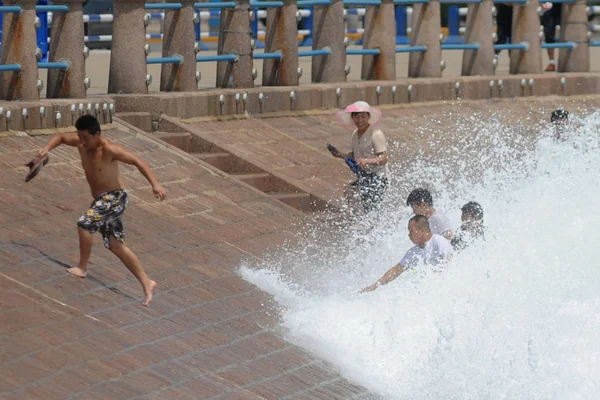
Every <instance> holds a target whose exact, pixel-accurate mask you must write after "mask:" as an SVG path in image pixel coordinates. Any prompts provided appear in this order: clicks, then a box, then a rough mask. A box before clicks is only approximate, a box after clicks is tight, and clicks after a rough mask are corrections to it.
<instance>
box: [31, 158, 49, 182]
mask: <svg viewBox="0 0 600 400" xmlns="http://www.w3.org/2000/svg"><path fill="white" fill-rule="evenodd" d="M48 161H50V157H48V155H47V154H46V155H45V156H37V157H36V158H34V159H33V160H31V161H29V162H28V163H27V164H25V166H26V167H29V173H28V174H27V176H26V177H25V182H29V181H30V180H32V179H33V178H35V177H36V176H37V174H39V172H40V171H41V170H42V167H43V166H44V165H46V164H48Z"/></svg>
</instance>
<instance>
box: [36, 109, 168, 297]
mask: <svg viewBox="0 0 600 400" xmlns="http://www.w3.org/2000/svg"><path fill="white" fill-rule="evenodd" d="M75 128H76V129H77V133H76V134H75V133H65V134H62V135H57V136H54V137H53V138H52V139H51V140H50V141H49V142H48V144H47V145H46V146H45V147H44V148H43V149H42V150H40V151H39V152H38V156H44V155H46V154H48V153H49V152H50V151H51V150H52V149H54V148H55V147H58V146H60V145H61V144H66V145H67V146H73V147H77V150H79V155H80V156H81V164H82V166H83V170H84V172H85V178H86V180H87V181H88V184H89V185H90V189H91V192H92V197H93V198H94V201H93V202H92V204H91V206H90V208H89V210H87V212H86V213H85V214H83V215H82V216H81V217H79V220H78V221H77V232H78V234H79V253H80V258H79V264H77V266H76V267H74V268H69V269H68V272H69V273H70V274H72V275H74V276H78V277H80V278H85V277H86V275H87V265H88V262H89V260H90V255H91V253H92V244H93V239H92V234H93V233H95V232H97V231H100V233H101V234H102V238H103V241H104V247H106V248H107V249H109V250H110V251H112V252H113V253H114V254H115V255H116V256H117V257H119V259H120V260H121V261H122V262H123V264H125V266H126V267H127V269H129V271H131V273H132V274H133V275H134V276H135V277H136V278H137V279H138V280H139V281H140V283H141V284H142V288H143V289H144V294H145V296H146V299H145V300H144V302H143V303H142V304H143V305H144V306H148V304H149V303H150V302H151V301H152V294H153V292H154V290H155V289H156V286H157V284H156V282H154V281H152V280H150V278H148V275H146V272H145V271H144V269H143V268H142V265H141V264H140V261H139V260H138V258H137V256H136V255H135V253H133V251H131V249H129V248H128V247H126V246H125V231H124V229H123V220H122V215H123V212H124V211H125V209H126V208H127V205H128V204H129V200H128V196H127V192H126V191H125V189H124V185H123V182H122V181H121V179H120V177H119V164H118V161H121V162H123V163H125V164H130V165H135V166H136V167H137V169H138V170H139V171H140V172H141V173H142V175H144V177H146V179H148V182H150V184H151V185H152V191H153V192H154V196H155V197H156V198H158V199H160V200H161V201H162V200H164V199H165V198H166V197H167V191H166V190H165V189H164V188H163V187H162V186H160V184H159V183H158V181H157V180H156V178H155V177H154V175H153V174H152V172H151V171H150V166H149V165H148V164H147V163H146V162H145V161H143V160H141V159H139V158H138V157H136V156H135V155H133V154H132V153H130V152H129V151H127V150H125V149H124V148H123V147H121V146H119V145H116V144H114V143H112V142H111V141H110V140H108V139H105V138H103V137H102V135H101V132H100V124H99V123H98V120H97V119H96V118H95V117H93V116H91V115H84V116H82V117H80V118H79V119H78V120H77V122H76V123H75Z"/></svg>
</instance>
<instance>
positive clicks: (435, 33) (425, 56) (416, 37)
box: [408, 0, 442, 78]
mask: <svg viewBox="0 0 600 400" xmlns="http://www.w3.org/2000/svg"><path fill="white" fill-rule="evenodd" d="M440 18H441V17H440V1H439V0H430V1H429V3H428V4H422V3H421V4H414V5H413V13H412V17H411V27H412V35H411V39H410V44H411V46H427V51H426V52H413V53H410V56H409V59H408V77H409V78H439V77H441V76H442V66H441V62H442V46H441V44H440V34H441V31H442V26H441V19H440Z"/></svg>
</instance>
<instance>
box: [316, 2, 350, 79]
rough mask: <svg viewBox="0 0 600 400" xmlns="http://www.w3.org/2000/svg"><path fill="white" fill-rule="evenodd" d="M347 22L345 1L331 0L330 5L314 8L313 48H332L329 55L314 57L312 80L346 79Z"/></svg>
mask: <svg viewBox="0 0 600 400" xmlns="http://www.w3.org/2000/svg"><path fill="white" fill-rule="evenodd" d="M345 30H346V24H345V21H344V1H343V0H331V3H330V4H329V5H317V6H315V8H314V9H313V43H312V44H313V46H312V48H313V50H321V49H323V48H325V47H329V48H330V49H331V54H329V55H327V56H316V57H313V58H312V82H315V83H318V82H345V81H346V46H345V45H344V38H345V37H346V32H345Z"/></svg>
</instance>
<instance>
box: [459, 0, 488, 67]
mask: <svg viewBox="0 0 600 400" xmlns="http://www.w3.org/2000/svg"><path fill="white" fill-rule="evenodd" d="M493 6H494V4H493V3H492V1H491V0H482V1H481V3H479V4H469V12H468V14H467V31H466V32H465V43H469V44H478V45H479V50H464V52H463V62H462V75H469V76H473V75H494V24H493V21H492V20H493V17H492V7H493Z"/></svg>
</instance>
